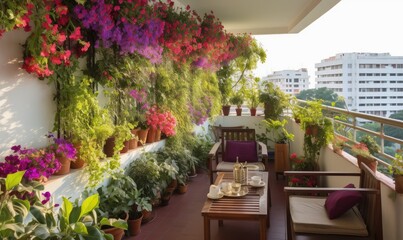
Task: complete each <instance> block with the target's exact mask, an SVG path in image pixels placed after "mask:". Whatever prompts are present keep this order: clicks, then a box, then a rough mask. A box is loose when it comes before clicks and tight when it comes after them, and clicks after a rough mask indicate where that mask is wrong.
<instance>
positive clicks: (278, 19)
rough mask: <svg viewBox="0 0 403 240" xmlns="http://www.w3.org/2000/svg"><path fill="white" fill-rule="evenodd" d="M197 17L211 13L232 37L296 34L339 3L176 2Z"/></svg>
mask: <svg viewBox="0 0 403 240" xmlns="http://www.w3.org/2000/svg"><path fill="white" fill-rule="evenodd" d="M177 1H178V2H179V3H181V4H183V5H184V6H186V5H190V7H191V9H194V10H196V12H197V13H198V14H200V16H203V15H204V13H209V12H210V11H213V12H214V15H215V16H216V17H218V18H219V19H220V20H221V22H222V23H223V25H224V27H225V29H226V30H227V31H228V32H232V33H251V34H254V35H257V34H282V33H298V32H300V31H302V30H303V29H304V28H306V27H307V26H309V24H311V23H312V22H314V21H315V20H316V19H318V18H319V17H320V16H322V15H323V14H325V13H326V12H327V11H329V10H330V9H331V8H332V7H333V6H335V5H336V4H337V3H338V2H340V0H247V1H245V0H177Z"/></svg>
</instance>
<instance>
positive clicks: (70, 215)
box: [28, 194, 127, 240]
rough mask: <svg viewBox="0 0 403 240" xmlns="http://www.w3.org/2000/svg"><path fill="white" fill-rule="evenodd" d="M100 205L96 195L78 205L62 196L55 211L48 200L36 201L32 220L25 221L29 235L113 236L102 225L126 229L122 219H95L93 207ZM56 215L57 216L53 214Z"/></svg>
mask: <svg viewBox="0 0 403 240" xmlns="http://www.w3.org/2000/svg"><path fill="white" fill-rule="evenodd" d="M98 205H99V196H98V194H94V195H91V196H89V197H87V198H86V199H84V200H83V202H82V203H81V206H80V205H79V204H78V202H77V201H76V202H75V203H72V202H70V201H69V200H68V199H67V198H65V197H63V204H62V206H61V209H60V210H59V212H58V214H57V215H56V214H55V212H54V211H55V209H54V207H53V205H52V203H51V202H49V203H48V204H46V205H42V204H40V203H36V204H35V205H34V206H33V207H32V210H31V213H32V216H33V219H32V221H31V222H30V223H29V224H28V229H30V230H31V233H30V235H32V236H35V238H34V239H75V240H81V239H102V240H106V239H108V240H109V239H112V236H111V235H110V234H105V233H104V232H103V231H102V230H101V227H102V226H113V227H116V228H121V229H127V223H126V221H124V220H117V219H107V218H102V219H101V220H100V221H99V222H98V217H97V213H96V211H95V210H96V209H97V208H98ZM55 216H56V217H55Z"/></svg>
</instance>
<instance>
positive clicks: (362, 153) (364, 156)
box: [351, 135, 379, 172]
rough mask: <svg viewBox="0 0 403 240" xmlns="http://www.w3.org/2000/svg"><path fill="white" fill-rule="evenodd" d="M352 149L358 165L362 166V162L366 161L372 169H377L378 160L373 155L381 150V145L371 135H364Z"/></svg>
mask: <svg viewBox="0 0 403 240" xmlns="http://www.w3.org/2000/svg"><path fill="white" fill-rule="evenodd" d="M351 151H352V152H353V154H354V155H356V158H357V162H358V166H360V163H364V164H366V165H367V166H368V167H369V168H370V169H371V170H372V171H374V172H375V171H376V170H377V165H378V162H377V161H376V160H375V159H374V158H373V157H372V156H373V155H374V154H375V153H378V152H379V145H378V144H377V143H376V141H375V140H374V139H373V138H372V137H371V136H369V135H366V136H364V137H362V138H361V139H360V142H359V143H356V144H354V145H353V146H352V147H351Z"/></svg>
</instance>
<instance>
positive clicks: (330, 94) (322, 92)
mask: <svg viewBox="0 0 403 240" xmlns="http://www.w3.org/2000/svg"><path fill="white" fill-rule="evenodd" d="M296 97H297V98H298V99H301V100H318V99H322V100H323V104H324V105H327V106H334V107H338V108H343V109H344V108H346V107H345V102H344V99H343V97H341V96H339V95H338V94H337V93H335V92H334V91H333V90H331V89H329V88H326V87H322V88H316V89H307V90H302V91H301V92H300V93H299V94H297V95H296Z"/></svg>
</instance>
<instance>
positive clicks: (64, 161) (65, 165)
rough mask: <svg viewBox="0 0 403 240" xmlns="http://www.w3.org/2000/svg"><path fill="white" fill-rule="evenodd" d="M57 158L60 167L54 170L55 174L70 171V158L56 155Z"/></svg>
mask: <svg viewBox="0 0 403 240" xmlns="http://www.w3.org/2000/svg"><path fill="white" fill-rule="evenodd" d="M57 159H59V162H60V164H61V167H60V169H59V170H58V171H57V172H55V173H54V174H55V175H64V174H67V173H69V172H70V164H71V161H70V159H68V158H66V157H64V156H57Z"/></svg>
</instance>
